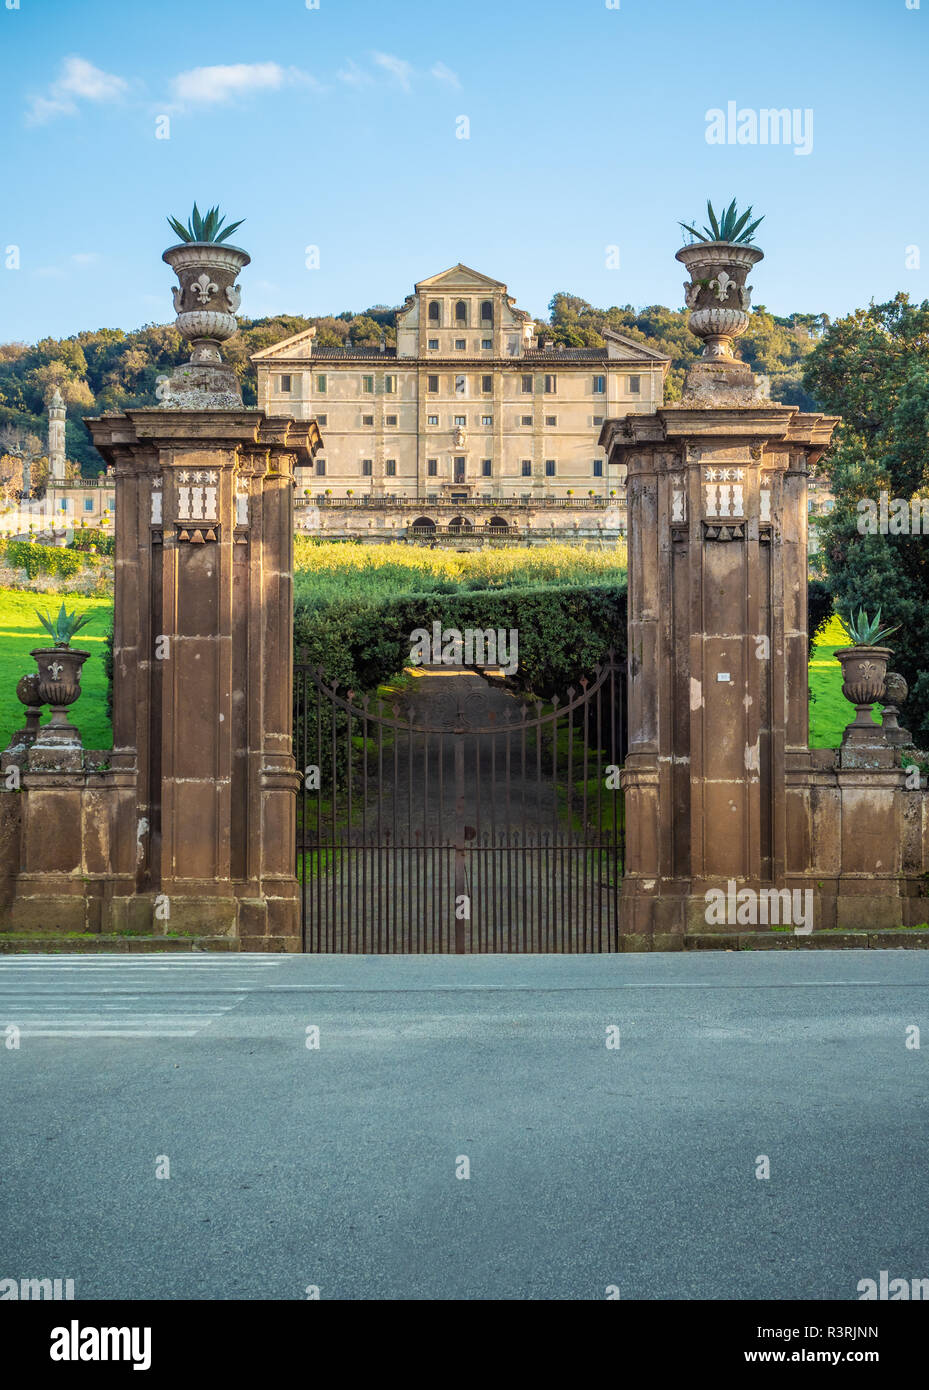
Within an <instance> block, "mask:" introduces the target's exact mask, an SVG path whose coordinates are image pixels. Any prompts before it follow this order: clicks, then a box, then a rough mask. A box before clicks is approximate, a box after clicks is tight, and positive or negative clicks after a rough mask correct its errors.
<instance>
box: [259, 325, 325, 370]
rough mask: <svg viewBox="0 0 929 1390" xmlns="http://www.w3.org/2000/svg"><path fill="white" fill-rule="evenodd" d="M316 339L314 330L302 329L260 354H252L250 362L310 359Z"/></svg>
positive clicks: (262, 350) (264, 349)
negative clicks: (278, 359) (280, 358)
mask: <svg viewBox="0 0 929 1390" xmlns="http://www.w3.org/2000/svg"><path fill="white" fill-rule="evenodd" d="M315 337H316V329H315V327H314V328H304V330H303V332H302V333H295V334H294V335H293V337H292V338H282V339H281V341H280V342H279V343H272V344H271V346H270V347H266V348H262V349H261V351H260V352H253V353H252V356H251V360H252V361H253V362H268V361H271V360H273V359H274V358H275V357H286V358H288V360H289V359H291V358H294V357H298V358H299V357H312V355H313V339H314V338H315Z"/></svg>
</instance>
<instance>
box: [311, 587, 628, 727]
mask: <svg viewBox="0 0 929 1390" xmlns="http://www.w3.org/2000/svg"><path fill="white" fill-rule="evenodd" d="M436 621H438V622H441V623H442V625H443V627H445V628H457V629H458V630H459V631H463V630H464V629H465V628H472V629H475V630H477V629H481V630H486V629H488V628H494V629H497V628H504V629H506V630H507V632H509V630H510V629H512V628H515V629H516V631H517V633H518V642H519V668H518V671H517V673H516V676H515V680H516V683H517V685H518V686H519V688H520V689H522V690H525V691H531V692H532V693H533V694H535V695H538V696H540V697H542V698H545V699H550V698H551V697H552V696H553V695H559V696H564V694H565V692H566V690H567V689H568V687H569V686H571V685H575V686H576V685H577V683H578V681H579V680H580V679H581V677H582V676H589V675H590V673H591V671H592V670H593V667H594V666H595V665H596V663H597V662H598V661H600V660H601V659H602V658H603V656H604V654H605V652H606V651H607V650H608V649H609V648H610V646H612V647H614V649H615V650H616V654H617V656H618V657H619V658H622V657H623V656H624V655H625V646H626V587H625V584H583V585H570V586H567V585H554V584H552V585H530V586H526V587H522V588H520V587H514V588H509V589H482V590H479V591H478V590H470V591H464V592H458V593H455V594H445V593H443V594H403V595H400V596H398V597H397V598H395V599H389V600H386V601H385V602H382V603H379V604H372V605H371V606H369V607H363V608H360V607H358V605H356V604H349V603H334V604H331V605H330V606H329V607H328V608H326V609H325V610H323V611H322V612H319V611H316V612H310V611H308V610H305V609H300V610H298V611H297V612H296V613H295V614H294V646H295V649H296V653H297V659H298V660H299V659H300V652H301V648H304V647H305V648H306V650H307V655H308V658H309V660H310V661H313V662H316V663H318V664H319V665H321V666H322V668H323V670H324V672H325V673H326V676H327V677H328V679H329V680H337V681H338V682H339V684H340V686H341V687H342V688H343V689H344V688H346V687H348V688H350V689H353V690H356V691H358V692H359V693H361V692H363V691H371V690H374V689H375V688H376V687H377V686H378V685H379V684H380V683H381V682H382V681H385V680H388V679H389V678H390V677H391V676H393V675H395V674H396V673H397V672H398V671H400V670H401V669H402V668H403V667H404V666H406V665H408V664H409V658H410V634H411V633H412V632H413V631H414V630H415V629H416V628H426V629H427V630H428V631H430V632H431V629H432V624H433V622H436Z"/></svg>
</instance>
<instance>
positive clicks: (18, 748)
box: [0, 671, 42, 772]
mask: <svg viewBox="0 0 929 1390" xmlns="http://www.w3.org/2000/svg"><path fill="white" fill-rule="evenodd" d="M16 698H17V700H19V702H20V704H21V705H25V706H26V724H25V727H24V728H22V729H17V730H16V731H15V732H14V733H13V735H12V736H11V738H10V741H9V743H8V744H7V746H6V748H5V750H4V752H3V754H2V755H0V757H2V762H0V769H2V770H3V771H4V772H5V771H6V769H7V768H8V767H10V766H13V765H14V764H15V765H16V766H17V767H22V766H23V764H24V762H25V758H26V754H27V752H28V751H29V749H30V748H31V747H32V745H33V744H34V743H35V741H36V738H37V736H38V732H39V720H40V718H41V716H42V697H41V695H40V694H39V677H38V675H37V674H36V673H35V672H34V671H32V672H30V673H29V674H28V675H26V676H20V678H19V680H18V681H17V682H16Z"/></svg>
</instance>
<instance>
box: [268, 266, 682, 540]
mask: <svg viewBox="0 0 929 1390" xmlns="http://www.w3.org/2000/svg"><path fill="white" fill-rule="evenodd" d="M545 332H546V329H545V326H544V325H541V326H539V325H537V324H536V323H535V322H534V320H533V319H532V318H530V316H529V315H528V314H527V313H526V312H525V311H523V310H521V309H519V308H517V306H516V304H515V301H514V300H513V299H512V297H511V296H510V295H509V294H508V293H507V287H506V285H505V284H503V283H502V281H499V280H494V279H491V278H490V277H489V276H486V275H483V274H480V273H479V272H478V271H475V270H472V269H470V268H469V267H468V266H465V265H460V264H459V265H457V266H454V267H453V268H452V269H451V270H446V271H443V272H442V273H441V274H439V275H434V276H431V277H429V278H428V279H425V280H421V281H419V282H418V283H417V285H416V286H415V290H414V293H413V294H412V295H410V296H409V297H408V298H407V299H406V301H405V303H404V305H403V307H402V308H401V310H400V312H399V314H398V317H397V346H396V347H395V348H393V347H391V348H388V347H387V346H386V345H384V344H382V345H381V346H380V347H360V346H347V347H338V348H331V347H320V346H318V345H317V343H316V341H315V339H316V330H315V328H310V329H307V330H306V331H305V332H303V333H299V334H297V335H295V336H294V337H292V338H289V339H285V340H284V341H283V342H280V343H275V344H274V345H273V346H271V347H269V348H265V349H264V350H263V351H261V352H258V353H256V354H255V355H254V357H253V358H252V361H253V362H254V363H255V366H256V369H257V373H258V404H259V406H260V407H261V408H262V409H264V410H266V411H267V412H268V413H269V414H271V415H286V416H292V417H294V418H296V419H298V420H306V419H315V420H316V421H317V423H318V425H319V428H320V432H321V434H322V438H323V448H322V450H321V451H320V453H319V454H318V455H317V457H316V458H315V459H314V461H313V463H312V464H311V465H310V466H308V467H307V468H305V469H302V470H300V474H299V476H298V479H297V502H298V514H297V515H298V521H297V524H298V527H299V528H300V529H305V530H311V531H320V532H324V533H326V534H328V535H333V536H336V535H354V536H359V535H360V536H372V535H386V536H389V537H394V538H397V539H400V538H404V537H405V538H412V539H425V540H428V539H429V538H430V537H431V536H436V537H440V538H441V537H445V536H448V537H450V538H451V539H453V540H455V541H458V540H460V539H462V538H465V537H468V536H473V537H474V539H478V538H481V537H483V536H490V537H491V538H493V539H505V538H506V537H507V536H510V537H512V538H514V539H516V538H522V537H524V536H526V535H529V536H532V535H533V534H536V535H540V536H542V535H544V536H551V535H552V534H553V533H554V534H557V535H559V536H567V537H572V538H579V539H588V540H589V539H596V538H597V537H598V536H599V537H607V538H610V537H612V538H615V537H616V536H618V535H621V534H623V533H624V531H625V487H624V482H625V480H624V478H623V477H622V476H620V474H621V470H618V469H615V468H611V467H610V466H609V465H608V462H607V456H606V454H605V452H604V450H603V449H602V448H601V446H600V444H599V435H600V431H601V428H602V426H603V421H604V419H606V418H607V417H609V416H617V415H625V414H628V413H630V412H641V413H644V414H651V413H654V411H655V410H656V409H658V408H659V407H660V406H661V404H662V402H663V398H664V381H665V377H666V375H667V372H668V369H669V366H670V359H669V358H667V357H665V356H664V355H663V354H661V353H659V352H657V351H655V350H654V349H653V348H649V347H647V346H645V345H644V344H641V343H637V342H633V341H632V340H631V339H628V338H624V337H622V336H621V335H619V334H617V333H611V332H607V333H606V334H605V335H604V336H605V338H606V346H605V347H603V348H572V347H561V346H558V347H556V346H555V345H554V344H553V343H552V342H551V341H550V340H548V339H547V338H546V337H545Z"/></svg>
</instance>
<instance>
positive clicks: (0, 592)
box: [0, 589, 877, 748]
mask: <svg viewBox="0 0 929 1390" xmlns="http://www.w3.org/2000/svg"><path fill="white" fill-rule="evenodd" d="M64 601H65V603H66V605H67V607H68V608H69V609H72V608H76V609H77V610H78V611H79V612H81V613H84V612H95V613H97V614H98V615H99V616H98V617H97V619H96V621H95V622H94V623H93V624H92V625H91V626H90V627H89V628H85V629H84V630H83V631H82V632H81V633H79V635H78V645H79V646H81V647H82V648H86V649H87V650H89V651H90V652H91V653H92V655H91V657H90V659H89V660H88V661H87V662H86V663H85V665H84V671H83V675H82V677H81V686H82V689H83V694H82V695H81V698H80V699H79V700H78V701H77V703H76V704H75V705H73V706H72V718H73V720H74V723H75V724H76V725H77V726H78V728H79V729H80V731H81V737H82V739H83V741H84V747H85V748H110V747H111V746H112V742H113V735H112V730H111V728H110V721H109V720H108V719H107V717H106V680H105V677H104V672H103V639H104V636H105V634H106V633H107V632H108V631H109V628H110V625H111V623H112V619H113V604H112V601H111V600H110V599H107V598H84V597H83V596H82V595H80V594H68V595H66V596H65V599H64ZM61 602H62V599H61V597H60V596H59V595H57V594H32V593H26V592H23V591H22V590H20V589H0V748H5V747H6V745H7V743H8V742H9V739H10V734H11V733H12V732H13V730H14V729H18V728H20V727H21V726H22V723H23V708H22V705H21V704H20V703H19V701H18V700H17V698H16V694H15V687H16V682H17V680H18V679H19V677H20V676H21V675H23V674H24V673H25V672H26V671H34V670H35V662H34V661H33V660H32V658H31V657H30V655H29V652H30V649H31V648H33V647H38V646H43V645H44V642H43V639H42V637H41V628H40V624H39V621H38V619H37V618H36V615H35V610H36V609H37V608H40V609H42V610H43V611H44V610H45V609H49V608H50V609H54V610H55V611H57V610H58V608H59V607H60V606H61ZM847 645H848V643H847V640H846V639H845V638H844V637H843V634H842V629H841V627H840V626H839V622H838V620H837V619H836V618H833V619H832V621H831V623H830V624H829V626H828V627H827V628H826V629H825V631H824V633H823V637H822V640H821V641H820V642H819V643H818V644H817V646H816V650H815V651H814V653H813V660H812V661H811V663H810V689H811V690H812V691H813V693H814V694H815V696H816V699H815V700H813V701H811V702H810V746H811V747H813V748H837V747H838V745H839V742H840V741H841V738H842V731H843V729H844V728H845V726H846V724H849V723H850V722H851V720H852V719H853V718H854V717H855V710H854V706H852V705H850V704H849V702H848V701H847V700H846V699H845V696H844V695H843V694H842V668H841V667H840V666H839V663H838V661H836V659H835V650H836V647H842V646H847ZM875 708H877V707H876V706H875Z"/></svg>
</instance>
